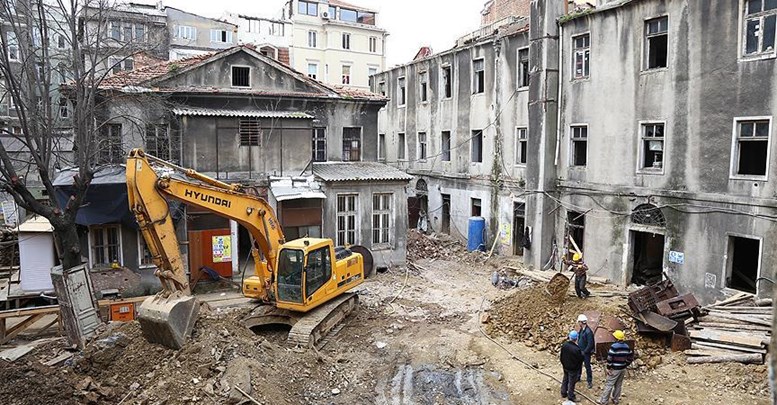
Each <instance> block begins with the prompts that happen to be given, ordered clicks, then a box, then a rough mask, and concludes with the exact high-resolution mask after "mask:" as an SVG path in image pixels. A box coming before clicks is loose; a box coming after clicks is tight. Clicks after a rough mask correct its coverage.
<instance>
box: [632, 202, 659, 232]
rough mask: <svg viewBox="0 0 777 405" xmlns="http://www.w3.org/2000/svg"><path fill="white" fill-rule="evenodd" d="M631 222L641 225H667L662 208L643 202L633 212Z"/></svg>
mask: <svg viewBox="0 0 777 405" xmlns="http://www.w3.org/2000/svg"><path fill="white" fill-rule="evenodd" d="M631 222H633V223H635V224H640V225H650V226H661V227H664V226H666V218H664V214H663V213H662V212H661V209H660V208H658V207H656V206H655V205H653V204H642V205H639V206H637V208H634V211H632V212H631Z"/></svg>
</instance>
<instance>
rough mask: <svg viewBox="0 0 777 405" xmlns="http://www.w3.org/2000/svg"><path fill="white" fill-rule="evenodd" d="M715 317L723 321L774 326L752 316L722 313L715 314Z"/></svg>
mask: <svg viewBox="0 0 777 405" xmlns="http://www.w3.org/2000/svg"><path fill="white" fill-rule="evenodd" d="M714 316H715V317H718V318H723V319H731V320H735V321H740V322H744V323H754V324H756V325H763V326H772V323H771V322H769V321H766V320H763V319H760V318H755V317H751V316H744V315H732V314H727V313H722V312H716V313H715V314H714Z"/></svg>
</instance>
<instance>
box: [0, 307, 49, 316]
mask: <svg viewBox="0 0 777 405" xmlns="http://www.w3.org/2000/svg"><path fill="white" fill-rule="evenodd" d="M55 312H59V305H46V306H43V307H33V308H22V309H12V310H10V311H0V318H19V317H22V316H30V315H36V314H53V313H55Z"/></svg>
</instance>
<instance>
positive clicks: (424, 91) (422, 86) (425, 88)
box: [418, 72, 429, 103]
mask: <svg viewBox="0 0 777 405" xmlns="http://www.w3.org/2000/svg"><path fill="white" fill-rule="evenodd" d="M418 93H419V96H420V97H421V102H422V103H424V102H426V101H428V100H427V98H428V96H429V74H428V73H427V72H421V73H419V74H418Z"/></svg>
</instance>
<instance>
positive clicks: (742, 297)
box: [707, 292, 755, 308]
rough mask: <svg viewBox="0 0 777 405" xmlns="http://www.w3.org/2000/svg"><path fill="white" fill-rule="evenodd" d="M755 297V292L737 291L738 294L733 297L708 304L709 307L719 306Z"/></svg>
mask: <svg viewBox="0 0 777 405" xmlns="http://www.w3.org/2000/svg"><path fill="white" fill-rule="evenodd" d="M753 297H755V296H754V295H753V294H750V293H743V292H741V293H737V294H736V295H734V296H733V297H731V298H727V299H725V300H723V301H718V302H716V303H714V304H712V305H707V308H712V307H719V306H723V305H729V304H734V303H736V302H740V301H744V300H746V299H750V298H753Z"/></svg>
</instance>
